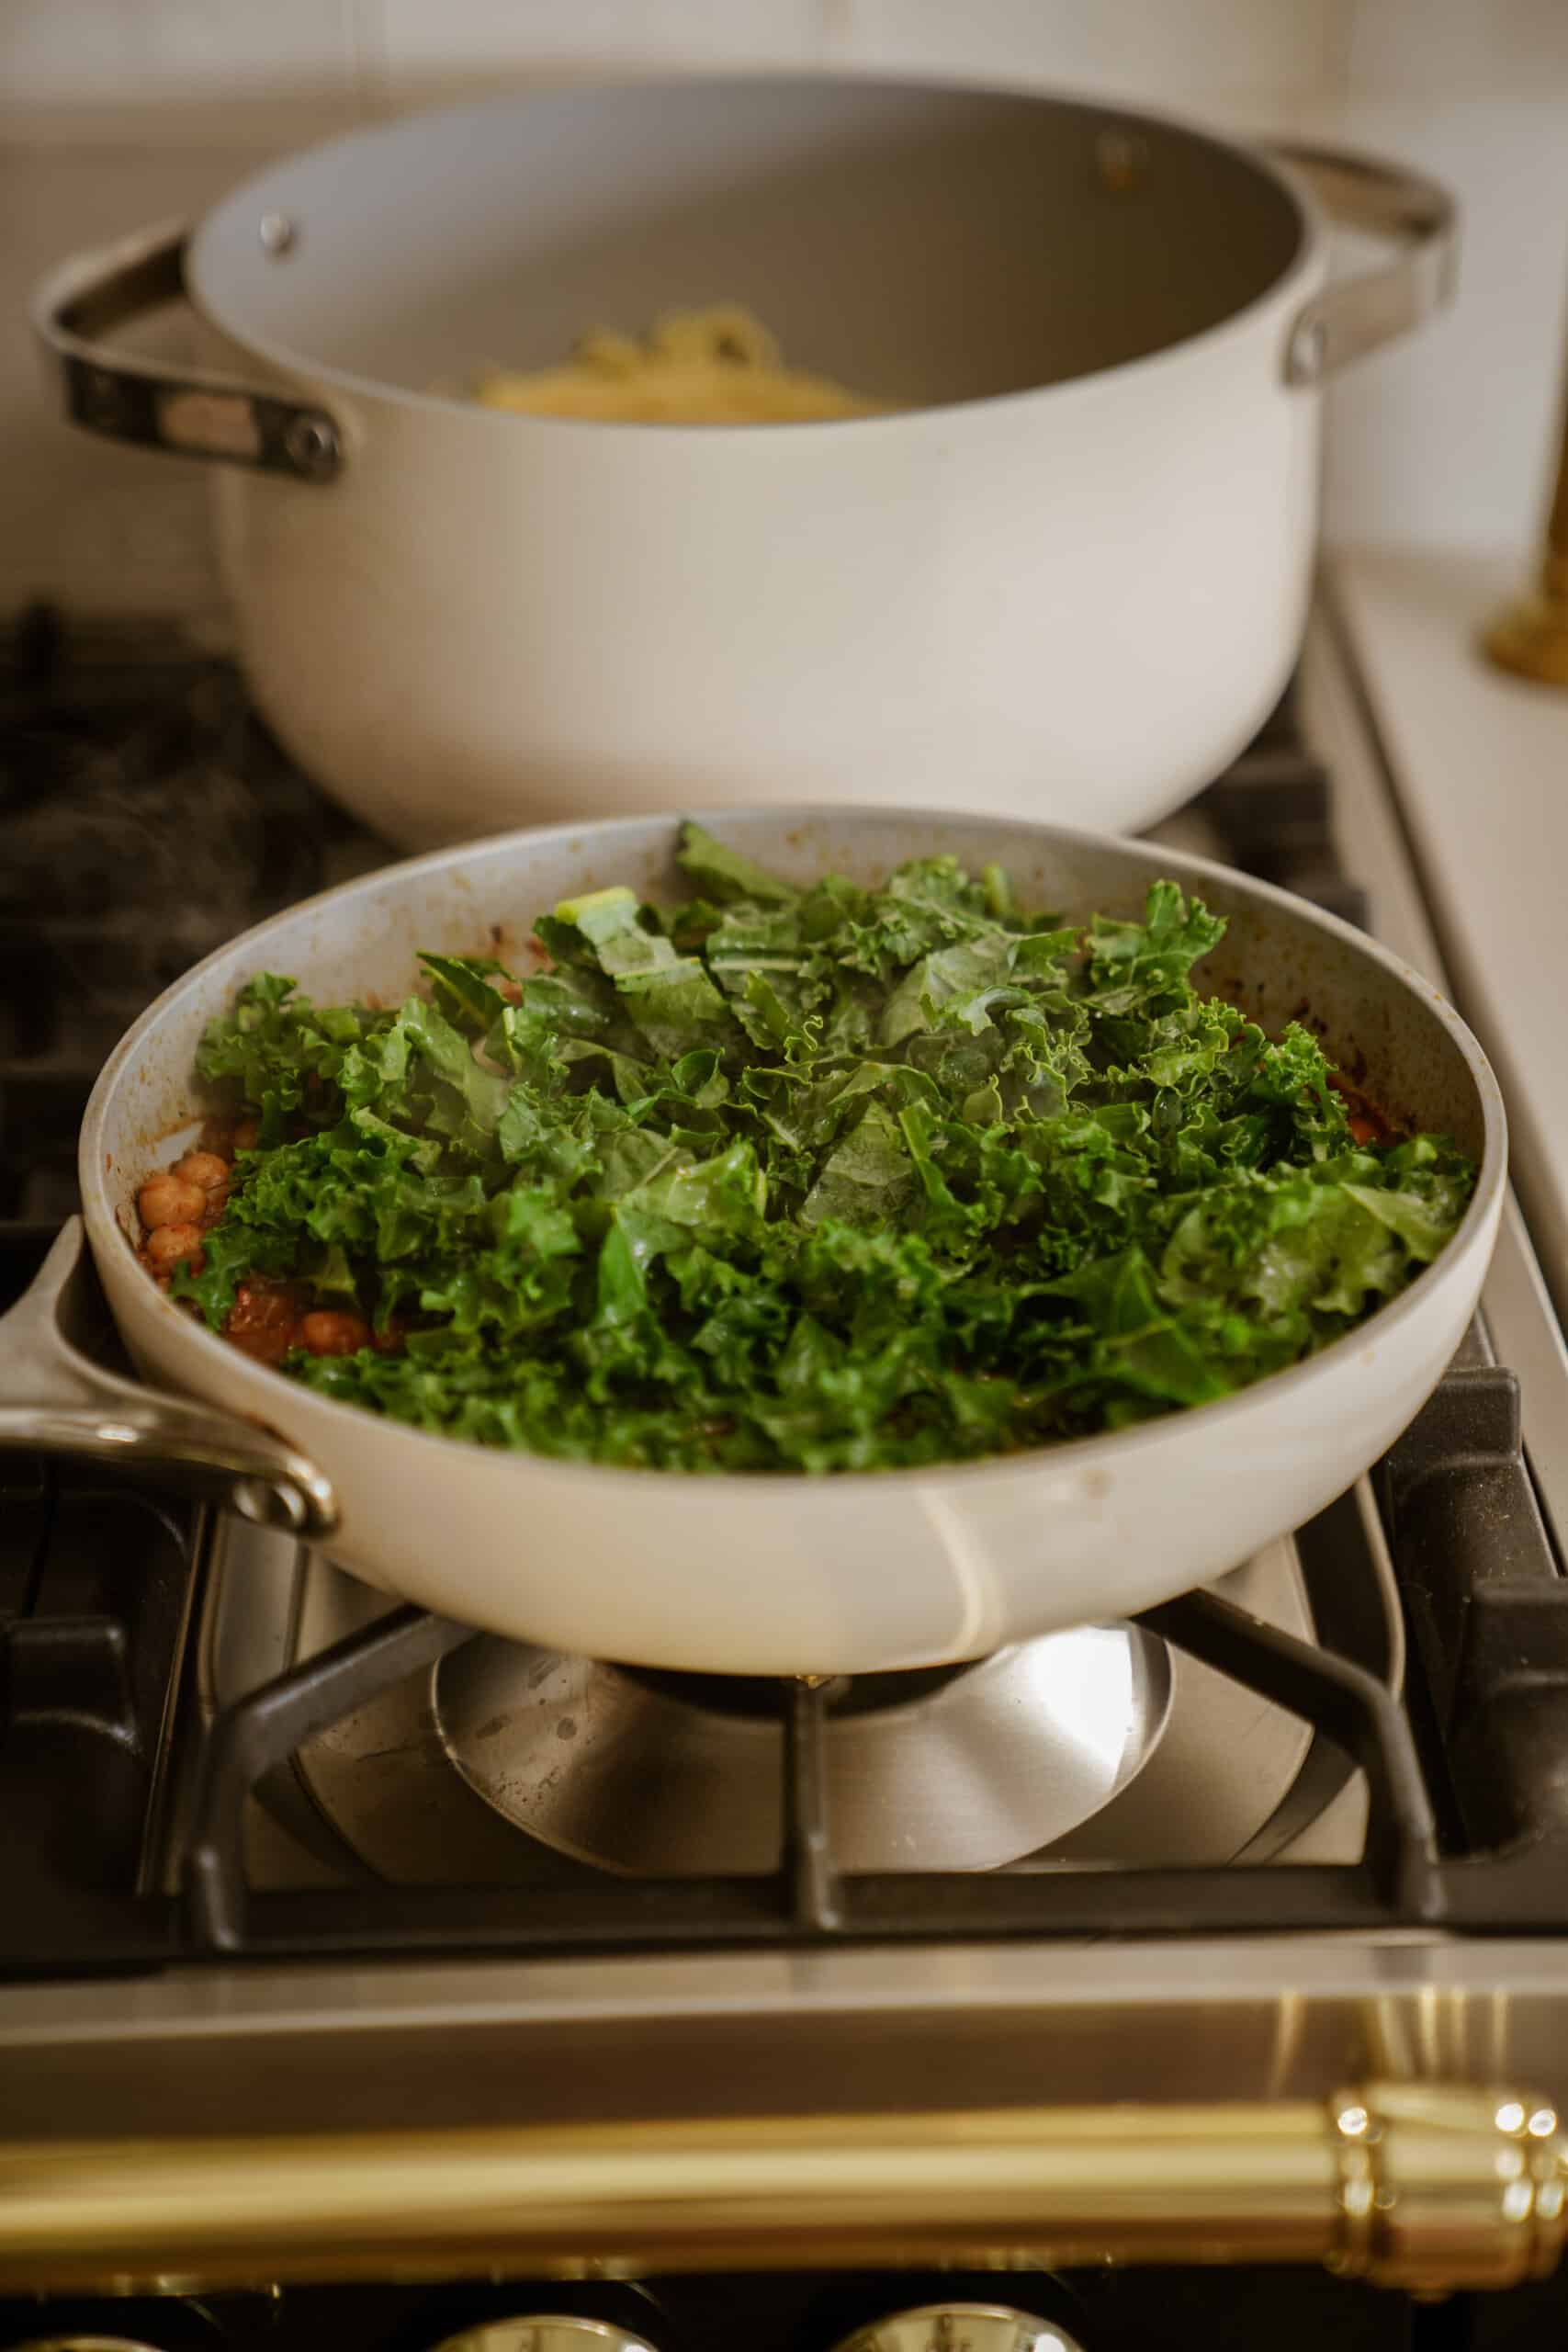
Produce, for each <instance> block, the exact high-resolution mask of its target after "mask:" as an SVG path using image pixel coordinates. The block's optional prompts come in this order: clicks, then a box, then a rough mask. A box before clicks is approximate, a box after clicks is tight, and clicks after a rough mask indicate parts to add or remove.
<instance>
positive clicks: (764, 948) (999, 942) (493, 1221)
mask: <svg viewBox="0 0 1568 2352" xmlns="http://www.w3.org/2000/svg"><path fill="white" fill-rule="evenodd" d="M682 865H683V866H684V868H685V871H686V872H687V874H688V875H689V876H690V877H691V880H692V882H693V884H694V887H695V888H696V890H697V892H698V893H699V895H698V896H696V897H695V898H694V899H692V900H691V901H690V902H689V903H688V904H686V905H685V906H682V907H680V908H677V909H675V910H668V911H660V910H658V909H655V908H651V907H648V906H645V905H642V904H640V903H639V902H638V900H637V897H636V894H635V893H634V892H632V891H630V890H627V889H609V890H600V891H595V892H592V893H591V894H589V895H587V896H585V897H582V898H580V899H575V900H571V901H568V902H566V903H563V904H562V905H560V906H558V907H557V908H556V909H555V910H553V912H552V913H550V914H548V915H546V916H543V917H541V918H540V921H539V922H538V924H537V926H536V929H537V935H538V937H539V939H540V940H541V941H542V942H543V943H544V944H545V946H546V947H547V950H548V953H549V956H550V958H551V965H550V968H549V969H547V970H544V971H539V972H535V973H533V974H531V975H529V976H526V977H524V978H520V979H513V977H512V976H511V975H510V974H508V973H507V972H505V971H504V970H503V969H502V967H501V966H500V965H498V964H496V963H495V962H494V961H493V960H491V959H479V958H476V959H469V958H465V957H461V956H424V957H423V958H422V961H423V966H424V968H425V972H426V974H427V976H428V979H429V984H430V993H429V995H428V996H423V995H413V996H411V997H409V998H408V1000H407V1001H405V1002H404V1003H403V1004H401V1005H400V1006H399V1007H398V1008H396V1009H395V1010H391V1011H374V1010H370V1009H367V1008H365V1007H358V1006H350V1007H335V1008H321V1007H318V1006H315V1005H312V1004H310V1003H309V1002H307V1001H305V1000H304V999H302V998H301V997H300V996H299V993H298V991H297V990H296V989H295V987H294V984H293V983H292V982H291V981H289V980H288V979H285V978H277V977H275V976H273V975H270V974H266V975H263V976H262V977H260V978H257V979H255V980H254V981H252V982H251V983H250V985H249V986H248V987H247V988H245V989H243V990H242V991H241V994H240V997H239V1000H238V1001H237V1003H236V1006H235V1009H234V1011H233V1012H232V1013H231V1014H230V1015H228V1016H227V1017H225V1018H223V1019H220V1020H219V1021H216V1022H214V1023H212V1025H211V1027H210V1028H209V1031H208V1034H207V1036H206V1038H205V1040H204V1042H203V1045H202V1047H201V1050H200V1053H199V1056H198V1057H197V1068H198V1070H199V1073H200V1075H201V1076H202V1077H203V1078H204V1079H206V1080H211V1081H219V1082H222V1083H226V1084H227V1085H228V1086H229V1088H230V1090H231V1092H232V1094H233V1095H234V1097H235V1098H236V1099H237V1100H240V1101H243V1103H246V1104H247V1105H249V1106H251V1107H252V1108H253V1109H254V1112H255V1114H257V1115H258V1116H259V1120H260V1130H261V1132H260V1137H259V1141H258V1144H257V1147H256V1148H255V1149H254V1151H252V1152H248V1153H245V1154H243V1155H242V1157H241V1159H240V1162H239V1166H238V1169H237V1171H236V1181H235V1184H234V1187H233V1191H232V1193H231V1200H230V1204H229V1206H228V1208H227V1210H226V1212H225V1214H224V1216H223V1217H222V1219H221V1221H220V1223H219V1224H218V1225H217V1226H216V1227H214V1228H213V1230H212V1231H211V1233H210V1234H209V1237H208V1241H207V1248H206V1254H205V1263H204V1265H203V1267H202V1271H201V1272H199V1273H198V1274H196V1275H194V1276H193V1275H191V1274H190V1273H188V1272H181V1273H180V1274H179V1275H177V1276H176V1278H175V1291H176V1294H178V1295H185V1296H187V1297H189V1298H190V1299H192V1300H193V1301H194V1302H195V1303H196V1304H197V1306H198V1307H199V1309H200V1310H201V1311H202V1312H203V1313H204V1314H205V1315H206V1317H207V1318H208V1320H209V1322H210V1323H211V1324H212V1325H213V1326H214V1328H221V1326H222V1324H223V1322H224V1320H225V1318H226V1317H227V1315H228V1312H229V1309H230V1307H231V1305H232V1302H233V1299H234V1295H235V1291H236V1288H237V1285H238V1283H240V1282H241V1281H242V1280H243V1279H244V1278H245V1277H246V1276H255V1275H263V1276H272V1277H278V1278H286V1279H288V1280H290V1281H293V1282H298V1283H303V1284H306V1285H309V1286H310V1288H311V1289H312V1290H313V1292H314V1293H315V1294H316V1295H317V1296H318V1297H319V1298H320V1299H321V1300H322V1301H323V1302H325V1303H328V1304H331V1305H333V1306H351V1307H356V1308H357V1309H358V1310H359V1311H360V1312H361V1313H363V1314H364V1315H366V1316H367V1317H369V1318H371V1319H372V1321H373V1323H374V1325H375V1327H376V1329H377V1331H378V1336H379V1337H380V1338H381V1340H382V1342H383V1344H382V1345H380V1346H379V1347H378V1348H376V1349H371V1348H366V1349H363V1350H361V1351H359V1352H358V1353H357V1354H353V1355H345V1356H312V1355H309V1354H306V1353H304V1352H302V1351H297V1352H296V1353H294V1354H293V1355H291V1356H290V1358H289V1359H288V1365H287V1369H288V1371H289V1372H290V1373H291V1374H293V1375H294V1376H295V1377H296V1378H298V1379H300V1380H302V1381H304V1382H306V1383H307V1384H308V1385H310V1386H311V1387H312V1388H314V1389H316V1390H318V1391H319V1392H321V1394H324V1395H327V1396H331V1397H338V1398H340V1399H342V1400H344V1401H345V1402H348V1403H352V1404H355V1405H359V1406H363V1407H366V1408H370V1409H372V1410H375V1411H378V1412H382V1413H386V1414H389V1415H391V1416H393V1417H395V1418H397V1419H401V1420H405V1421H409V1422H412V1423H413V1424H415V1425H416V1426H418V1427H421V1428H423V1429H429V1430H441V1431H444V1432H446V1433H447V1434H449V1435H453V1436H457V1437H465V1438H468V1439H472V1440H476V1441H479V1442H483V1443H486V1444H492V1445H507V1446H517V1447H522V1448H525V1449H527V1450H530V1451H532V1452H536V1453H548V1454H557V1455H566V1456H572V1457H577V1458H581V1459H589V1460H594V1461H600V1462H620V1463H631V1464H651V1465H655V1466H663V1467H670V1468H676V1469H682V1470H746V1469H797V1470H805V1471H831V1470H845V1469H853V1470H873V1469H886V1468H893V1467H897V1466H901V1465H908V1464H921V1463H931V1462H938V1461H943V1460H947V1459H953V1458H963V1457H972V1456H977V1455H984V1454H990V1453H1000V1452H1008V1451H1014V1450H1017V1449H1019V1448H1021V1447H1026V1446H1033V1445H1039V1444H1043V1443H1046V1442H1050V1441H1051V1440H1052V1439H1054V1438H1059V1437H1066V1436H1074V1435H1079V1434H1084V1433H1087V1432H1090V1431H1093V1430H1100V1429H1108V1428H1117V1427H1120V1426H1122V1425H1124V1424H1126V1423H1128V1422H1132V1421H1136V1420H1140V1419H1145V1418H1147V1417H1148V1416H1150V1415H1153V1414H1158V1413H1163V1412H1168V1411H1170V1410H1172V1409H1175V1408H1179V1407H1183V1406H1190V1405H1201V1404H1203V1403H1206V1402H1208V1401H1210V1400H1211V1399H1213V1398H1216V1397H1224V1396H1228V1395H1230V1394H1231V1393H1232V1392H1234V1391H1235V1390H1236V1389H1238V1388H1242V1387H1245V1386H1246V1385H1247V1384H1248V1383H1250V1382H1252V1381H1255V1380H1257V1379H1259V1378H1261V1377H1262V1376H1263V1375H1265V1374H1269V1373H1271V1372H1275V1371H1278V1370H1280V1368H1281V1367H1283V1366H1284V1365H1287V1364H1290V1363H1296V1362H1298V1361H1299V1360H1300V1359H1302V1358H1303V1357H1304V1356H1307V1355H1309V1354H1311V1353H1312V1352H1313V1351H1314V1350H1315V1349H1318V1348H1321V1347H1322V1346H1324V1345H1325V1343H1326V1342H1327V1341H1329V1340H1334V1339H1336V1338H1337V1337H1338V1336H1339V1335H1340V1333H1342V1332H1344V1331H1347V1330H1348V1329H1351V1328H1352V1327H1353V1325H1355V1324H1356V1323H1357V1322H1358V1321H1359V1320H1360V1319H1361V1318H1362V1317H1364V1316H1366V1315H1367V1314H1369V1313H1371V1311H1372V1310H1373V1309H1374V1308H1375V1307H1376V1306H1379V1305H1380V1304H1381V1303H1382V1301H1384V1300H1386V1299H1388V1298H1391V1297H1393V1295H1395V1293H1397V1292H1398V1291H1399V1290H1400V1289H1402V1288H1403V1287H1404V1284H1405V1283H1408V1282H1409V1281H1410V1280H1411V1279H1412V1278H1413V1277H1414V1275H1415V1274H1416V1272H1418V1271H1419V1270H1420V1268H1421V1267H1422V1266H1424V1265H1425V1264H1427V1262H1428V1261H1430V1260H1431V1259H1432V1258H1433V1257H1435V1256H1436V1254H1437V1253H1438V1250H1440V1249H1441V1248H1442V1247H1443V1245H1444V1243H1445V1242H1446V1241H1447V1240H1448V1239H1449V1238H1450V1236H1451V1235H1452V1233H1453V1232H1454V1230H1455V1228H1456V1227H1457V1226H1458V1224H1459V1222H1460V1219H1461V1216H1463V1214H1464V1210H1465V1206H1466V1204H1467V1202H1468V1200H1469V1198H1470V1195H1471V1192H1472V1187H1473V1183H1474V1174H1475V1171H1474V1170H1473V1168H1472V1166H1471V1164H1470V1163H1469V1162H1468V1160H1467V1159H1465V1158H1464V1156H1463V1155H1462V1154H1461V1152H1460V1151H1459V1150H1458V1148H1456V1147H1455V1146H1454V1145H1453V1144H1452V1143H1450V1142H1449V1141H1447V1140H1446V1139H1444V1138H1442V1137H1438V1136H1410V1137H1406V1138H1405V1139H1404V1140H1401V1141H1397V1142H1393V1143H1391V1144H1389V1145H1388V1146H1386V1147H1385V1148H1372V1147H1371V1146H1369V1145H1365V1144H1360V1143H1358V1142H1357V1141H1356V1139H1355V1136H1354V1135H1353V1133H1352V1127H1351V1123H1350V1121H1349V1119H1348V1115H1347V1112H1346V1109H1345V1107H1344V1104H1343V1103H1342V1102H1341V1100H1340V1097H1339V1095H1338V1094H1337V1092H1336V1091H1335V1088H1334V1086H1333V1084H1332V1083H1331V1080H1332V1077H1333V1073H1332V1071H1331V1070H1330V1069H1329V1066H1328V1064H1327V1062H1326V1061H1325V1057H1324V1054H1323V1052H1322V1049H1321V1047H1320V1046H1318V1044H1317V1042H1316V1040H1315V1039H1314V1037H1312V1036H1311V1035H1309V1034H1308V1033H1307V1032H1306V1031H1305V1030H1304V1029H1303V1028H1300V1027H1298V1026H1294V1025H1292V1027H1290V1028H1288V1029H1287V1030H1286V1031H1285V1033H1284V1035H1282V1036H1280V1037H1277V1038H1269V1037H1267V1036H1265V1035H1263V1033H1262V1031H1261V1030H1260V1029H1258V1027H1257V1026H1256V1025H1255V1024H1254V1023H1251V1022H1249V1021H1248V1020H1247V1018H1246V1016H1245V1015H1244V1014H1242V1013H1241V1012H1237V1011H1235V1009H1234V1008H1233V1007H1231V1006H1229V1005H1225V1004H1223V1003H1220V1002H1218V1001H1215V1000H1213V999H1212V998H1205V997H1203V996H1202V995H1201V994H1200V992H1199V991H1198V989H1196V988H1195V987H1194V985H1193V983H1192V979H1191V972H1192V967H1194V965H1195V964H1197V963H1198V962H1199V961H1200V959H1201V957H1203V956H1206V955H1207V954H1208V953H1209V952H1210V951H1211V949H1212V948H1213V946H1214V945H1215V944H1216V943H1217V942H1218V940H1219V939H1220V937H1221V936H1222V934H1223V931H1224V925H1223V923H1222V922H1219V921H1218V920H1217V919H1216V918H1215V917H1213V915H1211V914H1210V913H1209V912H1208V911H1207V910H1205V909H1204V908H1203V907H1202V906H1201V905H1200V904H1198V903H1197V902H1196V901H1191V900H1189V899H1186V898H1185V897H1184V896H1183V894H1182V893H1181V891H1180V890H1179V889H1178V888H1176V886H1175V885H1174V884H1173V883H1170V882H1158V883H1156V884H1155V886H1154V887H1153V888H1152V889H1151V890H1150V891H1149V893H1148V899H1147V904H1146V906H1145V910H1144V915H1143V919H1142V921H1141V922H1126V921H1121V920H1115V919H1112V918H1110V917H1107V916H1103V915H1096V916H1095V917H1093V918H1092V919H1091V920H1090V922H1089V923H1088V924H1087V925H1085V926H1078V925H1071V926H1063V925H1061V924H1060V923H1058V922H1056V921H1055V919H1054V918H1052V917H1050V916H1046V915H1041V916H1031V915H1029V914H1027V913H1024V912H1022V911H1021V910H1019V908H1018V906H1017V902H1016V897H1015V892H1014V889H1013V886H1012V884H1011V882H1010V878H1009V876H1007V875H1006V874H1004V873H1002V872H1001V871H1000V870H999V869H998V868H996V867H987V869H986V871H985V873H984V874H983V875H982V876H979V877H978V878H977V879H976V878H975V877H972V876H969V875H967V874H966V873H964V871H963V869H962V868H961V867H960V866H959V865H957V864H956V863H955V862H954V861H953V860H952V859H950V858H923V859H918V860H914V861H912V862H910V863H909V864H908V865H903V866H901V867H900V868H899V869H898V870H897V872H896V873H895V874H894V875H892V876H890V877H889V879H888V881H887V882H886V885H885V886H884V887H883V888H880V889H863V888H857V887H856V886H855V885H853V884H852V883H850V882H848V881H846V880H844V879H843V878H841V877H840V876H827V877H826V878H824V879H823V880H821V881H819V882H818V883H817V884H816V885H815V886H814V887H813V888H810V889H808V890H804V891H803V890H796V889H795V888H792V887H790V886H789V885H788V884H786V883H784V882H782V881H780V880H778V879H776V878H775V877H774V876H770V875H767V874H765V873H763V872H762V871H761V869H760V868H759V867H757V866H755V865H752V864H751V862H750V860H749V859H747V858H745V857H743V856H741V855H740V854H738V853H737V852H735V851H733V850H731V849H728V848H727V847H726V846H725V845H724V844H723V843H722V842H717V841H716V840H714V839H713V838H712V837H711V836H710V835H708V834H707V833H705V832H704V831H702V830H701V829H700V828H699V827H696V826H688V827H687V828H686V829H685V833H684V836H683V844H682ZM389 1331H390V1332H391V1334H392V1339H391V1343H388V1341H387V1335H388V1333H389Z"/></svg>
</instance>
